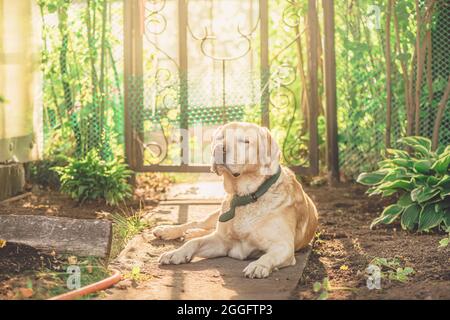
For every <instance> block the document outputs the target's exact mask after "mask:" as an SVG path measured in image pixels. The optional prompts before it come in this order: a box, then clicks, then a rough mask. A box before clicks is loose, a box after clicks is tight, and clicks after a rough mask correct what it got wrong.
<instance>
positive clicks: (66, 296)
mask: <svg viewBox="0 0 450 320" xmlns="http://www.w3.org/2000/svg"><path fill="white" fill-rule="evenodd" d="M112 271H113V274H112V275H111V276H109V277H108V278H106V279H103V280H100V281H98V282H95V283H92V284H90V285H87V286H85V287H82V288H80V289H76V290H73V291H70V292H67V293H63V294H60V295H59V296H56V297H53V298H50V299H48V300H73V299H76V298H80V297H83V296H86V295H88V294H91V293H94V292H97V291H101V290H105V289H108V288H110V287H112V286H113V285H115V284H116V283H117V282H119V281H120V280H122V275H121V274H120V271H118V270H115V269H113V270H112Z"/></svg>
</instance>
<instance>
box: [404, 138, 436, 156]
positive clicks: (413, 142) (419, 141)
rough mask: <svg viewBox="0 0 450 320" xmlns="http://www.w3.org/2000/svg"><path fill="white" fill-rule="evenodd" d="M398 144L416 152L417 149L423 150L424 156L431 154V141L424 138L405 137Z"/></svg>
mask: <svg viewBox="0 0 450 320" xmlns="http://www.w3.org/2000/svg"><path fill="white" fill-rule="evenodd" d="M400 142H401V143H404V144H406V145H408V146H410V147H412V148H413V149H415V150H417V151H418V150H419V149H422V150H424V152H425V153H424V155H426V154H428V153H430V152H431V145H432V143H431V140H430V139H427V138H424V137H418V136H415V137H405V138H402V139H400Z"/></svg>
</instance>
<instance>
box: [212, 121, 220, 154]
mask: <svg viewBox="0 0 450 320" xmlns="http://www.w3.org/2000/svg"><path fill="white" fill-rule="evenodd" d="M222 129H223V126H219V127H217V129H216V130H214V132H213V134H212V137H211V150H212V149H213V148H214V142H215V141H216V139H217V136H218V135H219V134H220V132H221V131H222Z"/></svg>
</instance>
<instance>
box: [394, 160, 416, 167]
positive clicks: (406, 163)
mask: <svg viewBox="0 0 450 320" xmlns="http://www.w3.org/2000/svg"><path fill="white" fill-rule="evenodd" d="M392 163H394V164H396V165H397V166H400V167H403V168H406V169H412V168H413V164H414V163H413V162H412V161H411V160H407V159H400V158H398V159H392Z"/></svg>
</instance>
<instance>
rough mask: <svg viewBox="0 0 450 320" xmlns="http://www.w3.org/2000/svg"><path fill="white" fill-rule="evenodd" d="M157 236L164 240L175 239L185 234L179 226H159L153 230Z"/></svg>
mask: <svg viewBox="0 0 450 320" xmlns="http://www.w3.org/2000/svg"><path fill="white" fill-rule="evenodd" d="M152 233H153V235H154V236H155V237H156V238H159V239H162V240H175V239H178V238H181V237H182V236H183V231H182V230H180V227H179V226H159V227H156V228H155V229H153V230H152Z"/></svg>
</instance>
